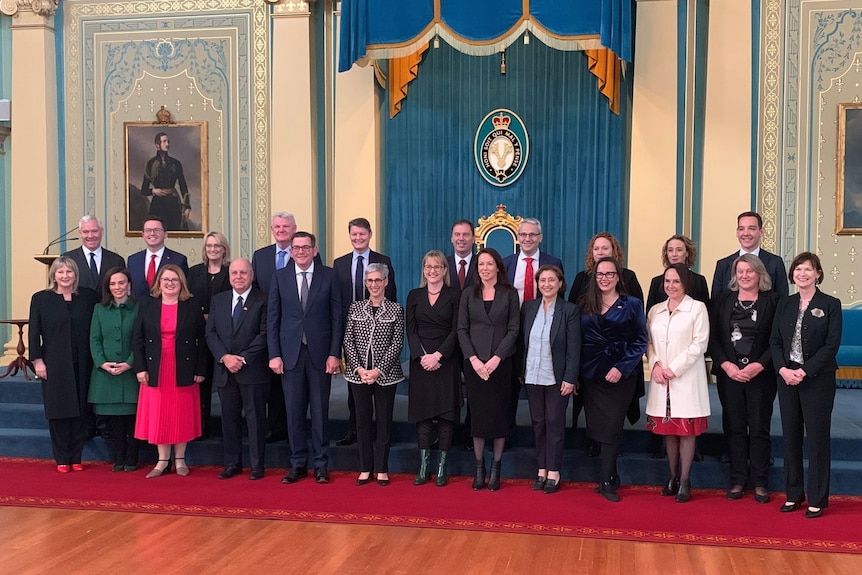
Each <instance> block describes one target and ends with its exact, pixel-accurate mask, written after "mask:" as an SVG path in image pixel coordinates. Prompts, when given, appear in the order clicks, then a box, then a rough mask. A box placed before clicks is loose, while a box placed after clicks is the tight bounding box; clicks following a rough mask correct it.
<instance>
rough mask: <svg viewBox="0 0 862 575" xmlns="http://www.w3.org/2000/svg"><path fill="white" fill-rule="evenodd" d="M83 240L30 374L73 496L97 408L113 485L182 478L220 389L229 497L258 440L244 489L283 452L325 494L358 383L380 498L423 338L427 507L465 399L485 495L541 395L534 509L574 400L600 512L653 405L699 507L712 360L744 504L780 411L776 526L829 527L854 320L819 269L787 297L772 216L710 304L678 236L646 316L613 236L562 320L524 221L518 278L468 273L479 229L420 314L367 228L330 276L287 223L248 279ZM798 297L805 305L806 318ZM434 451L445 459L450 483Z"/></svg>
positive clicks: (763, 480)
mask: <svg viewBox="0 0 862 575" xmlns="http://www.w3.org/2000/svg"><path fill="white" fill-rule="evenodd" d="M80 228H81V238H82V243H83V246H82V247H81V248H80V249H76V250H72V251H71V252H67V253H66V254H64V255H63V256H61V257H59V258H58V259H57V260H55V261H54V263H53V264H52V266H51V269H50V278H51V287H50V288H49V289H47V290H44V291H40V292H37V293H36V294H34V296H33V299H32V304H31V311H30V354H31V358H32V360H33V362H34V365H35V368H36V373H37V375H38V376H39V378H40V379H41V380H42V386H43V392H44V400H45V412H46V417H47V418H48V420H49V423H50V432H51V439H52V445H53V450H54V456H55V459H56V463H57V470H58V471H60V472H62V473H67V472H69V471H71V470H81V469H83V466H82V463H81V454H82V451H83V446H84V442H85V441H86V438H87V435H88V433H87V427H88V421H91V419H92V415H91V414H90V409H91V408H90V406H92V412H94V414H95V415H96V416H98V417H99V418H101V419H102V420H103V421H104V424H105V435H106V439H107V440H108V442H109V445H110V446H111V451H112V457H113V461H114V467H113V469H114V471H133V470H135V469H137V465H138V451H139V446H140V442H141V441H146V442H149V443H151V444H155V445H156V446H157V450H158V461H157V462H156V465H155V466H154V467H153V468H152V469H151V470H150V471H149V472H148V474H147V477H148V478H152V477H158V476H161V475H163V474H165V473H169V472H170V471H171V470H172V467H173V468H174V469H175V471H176V473H177V474H178V475H187V474H188V473H189V468H188V466H187V465H186V462H185V452H186V446H187V443H188V442H189V441H191V440H193V439H195V438H196V437H199V436H201V435H202V434H204V433H205V431H206V430H205V425H206V422H207V421H208V419H209V413H210V397H211V393H212V391H211V390H212V388H213V387H215V389H216V390H217V392H218V394H219V398H220V401H221V406H222V435H223V439H224V455H225V468H224V470H223V471H222V472H221V474H220V475H219V478H221V479H230V478H232V477H234V476H236V475H238V474H240V473H242V471H243V464H242V460H243V457H242V453H241V438H242V427H243V422H245V425H246V426H247V428H248V440H249V463H250V469H251V472H250V474H249V478H250V479H260V478H261V477H263V476H264V469H265V447H266V443H267V441H269V440H271V439H278V438H280V437H284V436H286V437H287V439H288V442H289V444H290V452H291V455H290V463H291V467H290V470H289V472H288V474H287V475H286V476H285V477H284V478H283V480H282V481H283V482H284V483H288V484H291V483H296V482H297V481H300V480H302V479H304V478H306V477H307V476H308V475H309V474H310V472H311V470H313V476H314V479H315V481H316V482H317V483H328V482H329V481H330V475H329V471H328V461H329V444H330V438H329V436H328V420H329V398H330V390H331V381H332V375H333V374H335V373H337V372H339V371H342V370H343V373H344V379H345V380H346V382H347V386H348V390H349V411H350V427H349V429H348V433H347V435H346V436H345V437H344V438H343V439H341V440H340V441H339V442H338V444H339V445H350V444H353V443H357V445H358V452H359V475H358V476H357V479H356V484H357V485H365V484H367V483H369V482H371V481H372V476H373V479H374V480H375V481H376V483H377V484H379V485H381V486H385V485H388V484H389V481H390V478H389V470H388V460H389V450H390V447H391V443H392V439H391V428H392V418H393V410H394V405H395V395H396V387H397V384H398V383H399V382H401V381H402V380H404V379H405V374H404V373H403V371H402V365H401V355H402V351H403V350H404V342H405V337H406V342H407V351H408V357H409V391H408V402H409V403H408V420H409V421H410V422H411V423H414V424H415V425H416V431H417V444H418V449H419V468H418V472H417V475H416V478H415V480H414V483H415V484H416V485H423V484H426V483H428V482H429V481H431V479H432V478H434V483H435V484H436V485H437V486H445V485H446V484H447V483H448V478H449V466H448V460H449V453H450V451H451V449H452V447H453V443H454V436H455V433H456V429H457V426H458V425H459V423H460V421H461V417H460V415H461V411H462V406H463V397H464V393H463V392H462V383H463V384H464V385H465V386H466V397H467V417H466V418H465V422H464V425H465V426H466V428H467V430H468V433H469V436H470V437H471V438H472V449H473V453H474V455H475V461H476V469H475V475H474V479H473V482H472V488H473V489H475V490H480V489H485V488H487V489H488V490H491V491H496V490H498V489H500V488H501V480H500V479H501V468H502V459H503V453H504V448H505V442H506V438H507V437H508V436H509V434H510V432H511V430H512V429H513V428H514V426H515V416H516V410H517V406H518V398H519V394H520V393H521V391H522V389H523V390H524V392H525V394H526V397H527V402H528V405H529V409H530V419H531V423H532V427H533V432H534V437H535V448H536V461H537V475H536V479H535V481H534V482H533V484H532V489H534V490H536V491H541V492H544V493H547V494H551V493H555V492H557V491H558V490H559V489H560V486H561V482H562V478H561V468H562V458H563V445H564V435H565V431H566V417H567V411H568V405H569V402H570V398H574V401H573V403H574V407H573V419H574V423H575V425H576V424H577V420H578V416H579V413H580V411H581V410H582V409H583V411H584V413H585V419H586V432H587V435H588V437H589V438H590V439H591V440H592V441H593V442H595V445H596V448H595V449H596V450H597V455H598V456H599V457H600V475H599V477H597V479H598V482H597V483H598V485H597V487H596V492H597V493H599V494H601V495H602V496H603V497H604V498H606V499H607V500H609V501H612V502H617V501H619V500H620V495H619V492H618V488H619V486H620V484H621V478H620V475H619V473H618V470H617V459H618V455H619V452H620V446H621V443H622V438H623V429H624V425H625V420H626V419H627V418H628V419H629V421H630V422H631V423H632V424H634V423H636V422H637V421H638V420H639V419H640V416H641V413H640V404H641V403H640V402H641V400H640V398H642V397H643V395H644V394H645V393H646V394H647V399H646V402H645V405H646V410H645V411H646V416H647V417H646V427H647V429H649V430H651V431H652V432H653V433H654V434H656V435H657V436H659V437H661V438H662V439H663V442H664V445H665V446H666V453H667V461H668V481H667V484H666V485H664V486H663V487H662V489H661V495H663V496H668V497H674V498H675V499H676V501H678V502H686V501H689V500H690V498H691V496H692V492H691V479H690V471H691V467H692V462H693V461H694V457H695V452H696V437H697V436H698V435H701V434H702V433H703V432H704V431H705V430H706V429H707V418H708V416H709V415H710V405H709V392H708V387H707V386H708V381H709V379H708V378H709V375H708V373H707V361H706V358H707V357H710V358H711V359H712V373H713V375H715V377H716V380H717V385H718V395H719V398H720V401H721V403H722V413H723V421H722V423H723V432H724V435H725V437H726V438H727V448H728V453H729V462H730V476H729V485H730V488H729V489H728V491H727V497H728V499H733V500H735V499H740V498H742V497H744V495H745V492H746V489H753V490H754V498H755V500H756V501H758V502H761V503H766V502H768V501H770V493H769V490H768V488H769V486H768V483H767V478H768V469H769V465H770V453H771V445H770V422H771V418H772V406H773V402H774V399H775V396H776V394H777V395H778V398H779V405H780V408H781V422H782V431H783V434H784V450H785V453H784V457H785V463H784V465H785V480H786V486H785V491H786V501H785V502H784V503H783V505H782V506H781V507H780V510H781V511H782V512H792V511H795V510H798V509H801V508H802V507H803V505H804V503H805V502H806V501H807V503H808V507H807V511H806V516H808V517H812V518H813V517H819V516H820V515H822V513H823V509H825V508H826V507H827V506H828V497H829V476H830V452H829V440H830V420H831V411H832V405H833V401H834V397H835V372H836V370H837V367H838V366H837V363H836V359H835V358H836V354H837V351H838V346H839V344H840V339H841V305H840V302H839V301H838V300H837V299H835V298H833V297H831V296H829V295H827V294H825V293H823V292H822V291H820V290H819V289H818V287H817V286H818V285H819V284H820V282H822V281H823V270H822V267H821V264H820V260H819V258H818V257H817V255H816V254H813V253H810V252H804V253H802V254H799V255H798V256H797V257H796V258H795V259H794V260H793V262H792V263H791V265H790V271H789V274H788V273H787V272H786V271H785V266H784V262H783V260H782V259H781V258H780V257H778V256H776V255H774V254H770V253H769V252H767V251H766V250H765V249H763V248H761V247H760V240H761V237H762V235H763V230H762V221H761V218H760V216H759V215H758V214H756V213H755V212H744V213H742V214H740V216H739V217H738V219H737V232H736V233H737V239H738V241H739V244H740V250H739V251H738V252H735V253H734V254H732V255H730V256H728V257H727V258H724V259H722V260H719V261H718V263H717V265H716V272H715V275H714V281H713V285H712V290H711V294H710V290H708V288H707V282H706V279H705V278H704V277H703V276H702V275H700V274H697V273H695V272H693V271H692V269H691V268H692V267H693V265H694V263H695V259H696V256H697V249H696V246H695V245H694V243H693V242H692V241H691V240H690V239H689V238H687V237H685V236H682V235H674V236H672V237H670V238H669V239H668V240H667V241H666V242H665V244H664V246H663V248H662V254H661V256H662V263H663V265H664V267H665V270H664V272H663V273H662V274H660V275H659V276H656V277H655V278H653V279H652V281H651V283H650V289H649V294H648V297H647V298H646V300H645V298H644V295H643V291H642V289H641V287H640V284H639V282H638V279H637V276H636V274H635V273H634V272H633V271H632V270H629V269H627V268H625V267H623V259H624V257H623V251H622V248H621V246H620V244H619V242H618V241H617V240H616V238H614V237H613V235H611V234H609V233H607V232H601V233H598V234H596V235H595V236H594V237H593V238H592V239H591V241H590V243H589V246H588V248H587V251H586V255H585V260H584V269H583V270H581V271H579V272H578V273H577V275H576V276H575V278H574V281H573V283H572V288H571V290H569V293H568V297H566V291H567V282H566V278H565V274H564V268H563V264H562V262H561V261H560V260H559V259H558V258H556V257H554V256H552V255H550V254H547V253H545V252H542V251H541V250H540V249H539V248H540V244H541V242H542V240H543V233H542V227H541V223H540V222H539V221H538V220H536V219H534V218H524V219H523V220H522V221H521V223H520V226H519V229H518V244H519V247H520V250H519V251H518V253H516V254H512V255H509V256H507V257H506V258H502V257H501V255H500V254H499V253H498V252H497V251H495V250H494V249H492V248H487V247H485V248H482V249H480V250H479V251H478V252H476V253H474V252H473V247H474V245H475V242H474V235H473V234H474V228H473V225H472V223H471V222H470V221H468V220H458V221H456V222H455V223H454V225H453V226H452V237H451V241H452V247H453V251H454V253H452V254H450V255H444V253H443V252H441V251H438V250H432V251H429V252H428V253H427V254H425V256H424V257H423V259H422V262H421V266H420V270H419V274H418V277H419V287H417V288H416V289H413V290H411V291H410V292H409V294H408V295H407V298H406V305H405V306H404V307H402V306H401V305H400V304H399V303H398V301H397V299H396V297H397V296H396V294H397V292H396V285H395V270H394V269H393V267H392V262H391V260H390V258H388V257H387V256H385V255H383V254H380V253H377V252H375V251H373V250H371V249H370V247H369V245H370V240H371V237H372V230H371V225H370V223H369V222H368V221H367V220H366V219H364V218H357V219H354V220H351V221H350V222H349V224H348V233H349V236H350V240H351V244H352V246H353V250H352V251H351V252H350V253H348V254H346V255H344V256H342V257H340V258H337V259H335V261H334V264H333V267H331V268H330V267H328V266H325V265H324V264H323V263H322V262H321V260H320V257H319V255H318V249H317V243H316V238H315V236H314V235H313V234H311V233H308V232H303V231H298V230H297V226H296V221H295V218H294V217H293V216H292V215H291V214H289V213H286V212H279V213H277V214H275V215H274V216H273V218H272V227H271V230H272V234H273V237H274V239H275V243H274V244H273V245H271V246H267V247H265V248H262V249H260V250H258V251H256V252H255V253H254V256H253V258H252V260H251V261H249V260H246V259H243V258H237V259H231V257H230V249H229V246H228V242H227V240H226V238H225V237H224V236H223V235H222V234H220V233H219V232H210V233H209V234H207V235H206V236H205V238H204V249H203V255H202V262H201V263H200V264H198V265H196V266H194V267H192V268H191V269H189V268H188V265H187V261H186V258H185V257H184V256H183V255H182V254H179V253H177V252H174V251H172V250H169V249H168V248H166V247H165V245H164V243H165V238H166V235H167V234H166V231H165V226H164V223H163V222H162V221H161V220H160V219H159V218H157V217H151V218H150V219H148V220H147V221H146V222H145V224H144V228H143V237H144V241H145V243H146V246H147V247H146V249H144V250H142V251H141V252H138V253H136V254H133V255H131V256H130V257H129V262H128V267H126V266H125V262H123V260H122V258H121V257H120V256H118V255H116V254H114V253H112V252H110V251H108V250H106V249H104V248H102V247H101V238H102V230H101V226H100V224H99V222H98V220H97V219H96V218H94V217H92V216H85V217H84V218H83V219H82V220H81V225H80ZM788 280H789V281H790V282H791V283H793V284H795V285H796V287H797V293H795V294H794V295H792V296H790V295H788V292H789V289H788ZM644 302H646V307H645V306H644ZM645 356H646V358H647V369H646V373H645V371H644V368H643V359H644V357H645ZM307 417H310V420H311V421H310V426H308V425H307V421H306V420H307ZM309 432H310V436H309ZM806 433H807V435H808V460H809V465H808V479H807V490H806V489H805V488H804V485H805V480H804V471H803V455H802V449H803V437H804V435H805V434H806ZM488 440H490V442H489V441H488ZM435 443H436V444H437V447H438V452H439V455H438V458H437V461H436V462H432V446H434V445H435ZM487 444H490V445H487ZM486 447H490V452H491V461H490V465H488V464H487V463H486ZM172 454H173V458H172V457H171V456H172ZM435 463H436V466H435ZM435 470H436V473H435Z"/></svg>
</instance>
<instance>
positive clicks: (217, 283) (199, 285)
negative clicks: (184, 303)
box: [186, 263, 230, 315]
mask: <svg viewBox="0 0 862 575" xmlns="http://www.w3.org/2000/svg"><path fill="white" fill-rule="evenodd" d="M208 267H209V266H208V265H207V264H204V263H200V264H197V265H193V266H192V267H191V268H189V273H188V274H186V282H187V283H188V284H189V291H190V292H191V293H192V295H193V296H194V298H195V303H197V305H198V307H199V308H201V313H203V314H204V315H206V314H208V313H209V312H210V300H211V299H212V297H213V296H214V295H216V294H217V293H221V292H223V291H230V279H229V278H228V266H227V265H223V266H222V267H221V269H220V270H219V272H218V273H217V274H215V276H213V277H212V279H210V273H209V270H208Z"/></svg>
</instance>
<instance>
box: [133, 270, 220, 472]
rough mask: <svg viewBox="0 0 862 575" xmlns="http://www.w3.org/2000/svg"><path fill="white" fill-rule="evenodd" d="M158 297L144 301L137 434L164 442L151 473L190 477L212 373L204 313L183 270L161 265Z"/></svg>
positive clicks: (138, 336)
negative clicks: (189, 457)
mask: <svg viewBox="0 0 862 575" xmlns="http://www.w3.org/2000/svg"><path fill="white" fill-rule="evenodd" d="M151 295H152V298H148V299H146V300H145V301H143V302H141V310H140V312H139V313H138V319H137V322H136V324H135V372H136V373H137V378H138V381H139V382H140V384H141V391H140V396H139V398H138V419H137V421H136V424H135V437H137V438H138V439H144V440H146V441H148V442H149V443H154V444H156V446H157V447H158V451H159V461H158V463H157V464H156V466H155V467H154V468H153V470H152V471H150V472H149V473H148V474H147V478H152V477H159V476H161V475H163V474H165V473H169V472H170V469H171V459H170V456H171V447H173V450H174V461H175V464H176V469H177V475H180V476H186V475H188V474H189V468H188V466H187V465H186V461H185V459H186V444H187V443H188V442H189V441H191V440H192V439H195V438H196V437H199V436H200V434H201V411H200V389H199V384H200V382H201V381H203V379H204V374H205V373H206V369H205V368H206V351H205V350H206V345H205V344H204V318H203V314H202V313H201V310H200V306H198V305H196V304H195V303H193V302H192V301H190V299H189V298H190V297H191V294H190V293H189V290H188V287H187V286H186V278H185V276H184V275H183V272H182V270H181V269H180V268H179V267H177V266H175V265H173V264H168V265H165V266H163V267H162V268H161V269H160V270H159V274H158V276H157V277H156V282H155V285H154V286H153V289H152V292H151Z"/></svg>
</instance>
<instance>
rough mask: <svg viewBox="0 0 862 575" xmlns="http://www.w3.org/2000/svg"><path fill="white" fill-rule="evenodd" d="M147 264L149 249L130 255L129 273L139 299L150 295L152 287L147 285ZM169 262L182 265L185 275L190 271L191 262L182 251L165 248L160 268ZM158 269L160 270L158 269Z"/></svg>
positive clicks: (133, 288)
mask: <svg viewBox="0 0 862 575" xmlns="http://www.w3.org/2000/svg"><path fill="white" fill-rule="evenodd" d="M147 264H148V261H147V250H141V251H139V252H135V253H133V254H132V255H130V256H129V275H131V276H132V290H133V291H134V293H135V297H136V298H138V299H139V300H143V299H146V298H149V297H150V288H149V287H147V270H146V266H147ZM168 264H174V265H178V266H180V269H181V270H183V274H185V275H188V273H189V262H188V260H187V259H186V256H184V255H183V254H181V253H180V252H175V251H174V250H171V249H168V248H165V253H164V254H162V259H161V261H160V262H159V269H162V267H164V266H166V265H168ZM156 271H157V272H158V270H156Z"/></svg>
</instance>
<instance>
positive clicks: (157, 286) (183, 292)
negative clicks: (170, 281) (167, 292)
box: [150, 264, 192, 301]
mask: <svg viewBox="0 0 862 575" xmlns="http://www.w3.org/2000/svg"><path fill="white" fill-rule="evenodd" d="M165 272H174V273H175V274H177V276H178V277H179V278H180V295H179V297H178V298H177V299H179V300H180V301H186V300H187V299H189V298H190V297H192V292H190V291H189V284H187V283H186V274H184V273H183V270H182V268H181V267H180V266H178V265H176V264H166V265H163V266H162V267H161V268H160V269H159V273H158V275H157V276H156V281H155V283H153V289H151V290H150V295H151V296H153V297H162V285H161V283H160V282H161V281H162V276H163V275H165Z"/></svg>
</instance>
